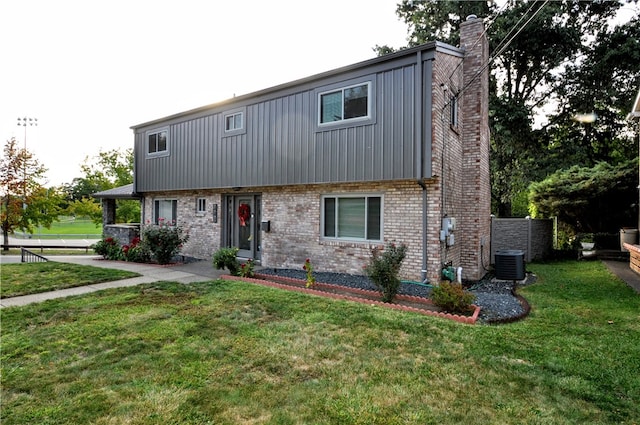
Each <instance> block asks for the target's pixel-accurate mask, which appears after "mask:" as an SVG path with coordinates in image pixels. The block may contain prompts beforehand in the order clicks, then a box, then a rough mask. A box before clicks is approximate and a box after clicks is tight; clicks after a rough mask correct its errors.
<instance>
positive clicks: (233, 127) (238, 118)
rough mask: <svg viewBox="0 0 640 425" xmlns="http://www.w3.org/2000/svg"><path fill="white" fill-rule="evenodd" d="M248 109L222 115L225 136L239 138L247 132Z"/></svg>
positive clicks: (235, 110)
mask: <svg viewBox="0 0 640 425" xmlns="http://www.w3.org/2000/svg"><path fill="white" fill-rule="evenodd" d="M246 116H247V107H246V106H242V107H240V108H234V109H231V110H229V111H225V112H224V113H223V114H222V126H223V128H224V134H223V137H224V136H237V135H240V134H245V133H246V132H247V122H246V119H245V117H246Z"/></svg>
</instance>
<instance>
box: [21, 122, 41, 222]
mask: <svg viewBox="0 0 640 425" xmlns="http://www.w3.org/2000/svg"><path fill="white" fill-rule="evenodd" d="M20 126H22V127H24V159H23V163H22V180H23V181H22V185H23V191H24V200H23V201H22V209H25V210H26V209H27V160H26V159H27V127H32V126H35V127H37V126H38V118H33V117H24V118H18V127H20Z"/></svg>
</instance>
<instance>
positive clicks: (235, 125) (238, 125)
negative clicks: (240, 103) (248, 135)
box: [224, 112, 243, 131]
mask: <svg viewBox="0 0 640 425" xmlns="http://www.w3.org/2000/svg"><path fill="white" fill-rule="evenodd" d="M242 115H243V114H242V112H237V113H235V114H231V115H227V116H225V117H224V131H234V130H242Z"/></svg>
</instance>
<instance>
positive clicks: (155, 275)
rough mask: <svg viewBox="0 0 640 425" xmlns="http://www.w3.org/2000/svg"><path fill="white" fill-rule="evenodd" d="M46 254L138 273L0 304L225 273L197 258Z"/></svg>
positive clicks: (207, 278) (8, 260) (195, 279)
mask: <svg viewBox="0 0 640 425" xmlns="http://www.w3.org/2000/svg"><path fill="white" fill-rule="evenodd" d="M48 258H49V260H50V261H57V262H61V263H73V264H82V265H88V266H94V267H104V268H108V269H119V270H127V271H131V272H136V273H139V274H140V275H141V276H139V277H133V278H130V279H122V280H116V281H112V282H103V283H96V284H93V285H86V286H78V287H75V288H67V289H61V290H59V291H51V292H43V293H40V294H32V295H25V296H22V297H12V298H3V299H1V300H0V308H4V307H13V306H22V305H27V304H31V303H36V302H42V301H45V300H51V299H54V298H62V297H68V296H70V295H81V294H87V293H90V292H95V291H101V290H103V289H109V288H121V287H126V286H135V285H140V284H143V283H151V282H158V281H161V280H164V281H171V282H181V283H191V282H206V281H210V280H215V279H217V278H218V277H220V276H221V275H223V274H226V273H228V272H227V271H225V270H216V269H214V268H213V265H212V263H211V262H209V261H197V262H194V263H189V264H179V265H175V266H159V265H155V264H144V263H129V262H124V261H106V260H102V257H100V256H95V255H88V256H87V255H69V256H62V255H59V256H53V255H52V256H49V257H48ZM1 261H2V263H3V264H7V263H15V262H18V263H19V262H20V256H9V255H7V256H2V257H1Z"/></svg>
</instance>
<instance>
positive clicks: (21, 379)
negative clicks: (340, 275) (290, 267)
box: [0, 262, 640, 425]
mask: <svg viewBox="0 0 640 425" xmlns="http://www.w3.org/2000/svg"><path fill="white" fill-rule="evenodd" d="M528 268H529V269H531V270H533V271H534V272H536V273H537V274H538V276H539V279H538V283H536V284H534V285H532V286H530V287H527V288H525V289H523V290H522V291H521V293H522V294H523V295H524V296H525V297H526V298H527V299H528V300H529V302H530V304H531V305H532V312H531V315H530V316H529V317H528V318H527V319H525V320H523V321H520V322H517V323H513V324H509V325H500V326H487V325H475V326H471V325H464V324H459V323H456V322H452V321H449V320H446V319H439V318H433V317H426V316H423V315H418V314H413V313H404V312H398V311H394V310H387V309H384V308H380V307H372V306H368V305H362V304H356V303H350V302H347V301H333V300H328V299H324V298H319V297H314V296H310V295H304V294H299V293H292V292H285V291H282V290H277V289H273V288H267V287H262V286H257V285H252V284H248V283H243V282H230V281H216V282H208V283H197V284H191V285H183V284H178V283H172V282H164V283H156V284H149V285H143V286H139V287H131V288H119V289H113V290H107V291H101V292H98V293H93V294H90V295H86V296H78V297H73V298H68V299H60V300H51V301H47V302H44V303H40V304H34V305H29V306H26V307H12V308H7V309H3V310H2V412H1V417H0V420H1V422H2V423H3V425H9V424H23V423H38V424H84V423H87V424H88V423H91V424H124V423H135V424H206V423H215V424H238V423H252V424H306V423H313V424H460V423H464V424H495V423H501V424H607V423H610V424H617V423H627V424H633V423H638V422H640V379H638V376H640V344H639V341H640V296H638V295H636V294H635V293H634V292H633V291H632V290H631V289H629V288H627V287H626V285H625V284H624V283H623V282H621V281H620V280H618V279H617V278H615V277H613V276H612V275H611V274H610V273H609V272H608V271H607V270H606V268H605V267H604V266H603V265H602V264H601V263H599V262H588V263H587V262H563V263H554V264H544V265H529V266H528Z"/></svg>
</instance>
